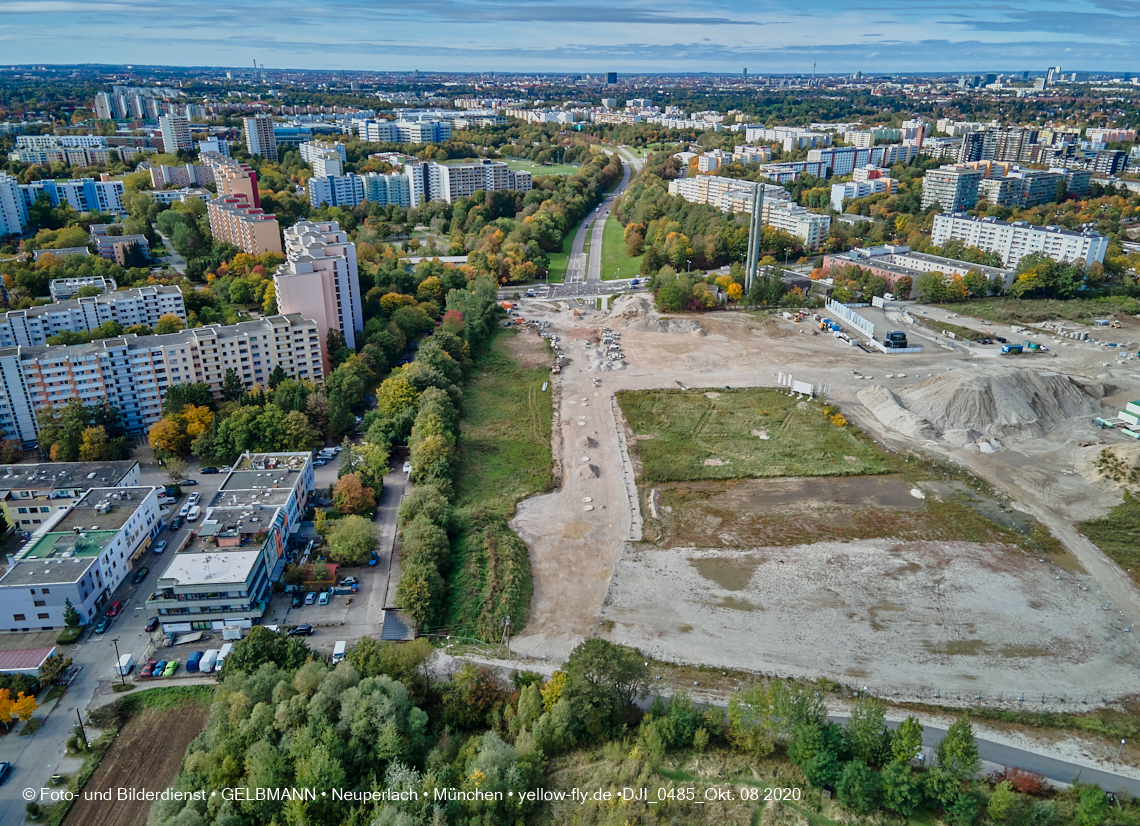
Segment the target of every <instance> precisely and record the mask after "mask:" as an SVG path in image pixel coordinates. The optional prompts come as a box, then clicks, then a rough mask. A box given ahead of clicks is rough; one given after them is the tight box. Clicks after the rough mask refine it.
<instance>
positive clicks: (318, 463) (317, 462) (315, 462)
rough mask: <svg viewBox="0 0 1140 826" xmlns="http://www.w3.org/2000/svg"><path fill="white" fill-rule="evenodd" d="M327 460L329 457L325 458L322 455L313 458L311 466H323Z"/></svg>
mask: <svg viewBox="0 0 1140 826" xmlns="http://www.w3.org/2000/svg"><path fill="white" fill-rule="evenodd" d="M329 461H330V460H329V459H326V458H324V457H323V456H322V457H321V458H320V459H314V460H313V467H324V466H325V465H327V464H328V463H329Z"/></svg>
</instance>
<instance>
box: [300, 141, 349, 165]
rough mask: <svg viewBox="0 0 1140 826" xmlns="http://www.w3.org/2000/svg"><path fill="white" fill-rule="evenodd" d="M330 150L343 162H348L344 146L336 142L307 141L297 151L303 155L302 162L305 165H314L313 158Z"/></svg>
mask: <svg viewBox="0 0 1140 826" xmlns="http://www.w3.org/2000/svg"><path fill="white" fill-rule="evenodd" d="M329 149H331V150H332V151H334V152H336V153H337V155H339V156H340V159H341V161H342V162H347V161H348V153H347V151H346V150H345V148H344V144H343V143H338V142H336V141H305V142H304V143H302V144H301V145H300V146H298V147H297V151H298V152H299V153H300V155H301V160H303V161H304V162H305V163H312V162H313V158H315V157H317V156H318V155H320V154H321V153H323V152H325V151H327V150H329Z"/></svg>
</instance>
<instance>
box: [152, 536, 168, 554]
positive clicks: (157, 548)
mask: <svg viewBox="0 0 1140 826" xmlns="http://www.w3.org/2000/svg"><path fill="white" fill-rule="evenodd" d="M165 550H166V540H165V539H160V540H158V541H157V542H155V543H154V552H155V553H156V554H160V553H162V552H163V551H165Z"/></svg>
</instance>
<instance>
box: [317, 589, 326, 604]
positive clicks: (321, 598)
mask: <svg viewBox="0 0 1140 826" xmlns="http://www.w3.org/2000/svg"><path fill="white" fill-rule="evenodd" d="M317 603H318V604H320V605H328V604H329V592H328V591H321V596H320V599H318V600H317Z"/></svg>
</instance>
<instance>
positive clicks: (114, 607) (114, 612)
mask: <svg viewBox="0 0 1140 826" xmlns="http://www.w3.org/2000/svg"><path fill="white" fill-rule="evenodd" d="M122 610H123V603H121V602H112V603H111V607H110V608H108V609H107V616H109V617H117V616H119V613H120V612H121V611H122Z"/></svg>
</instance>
